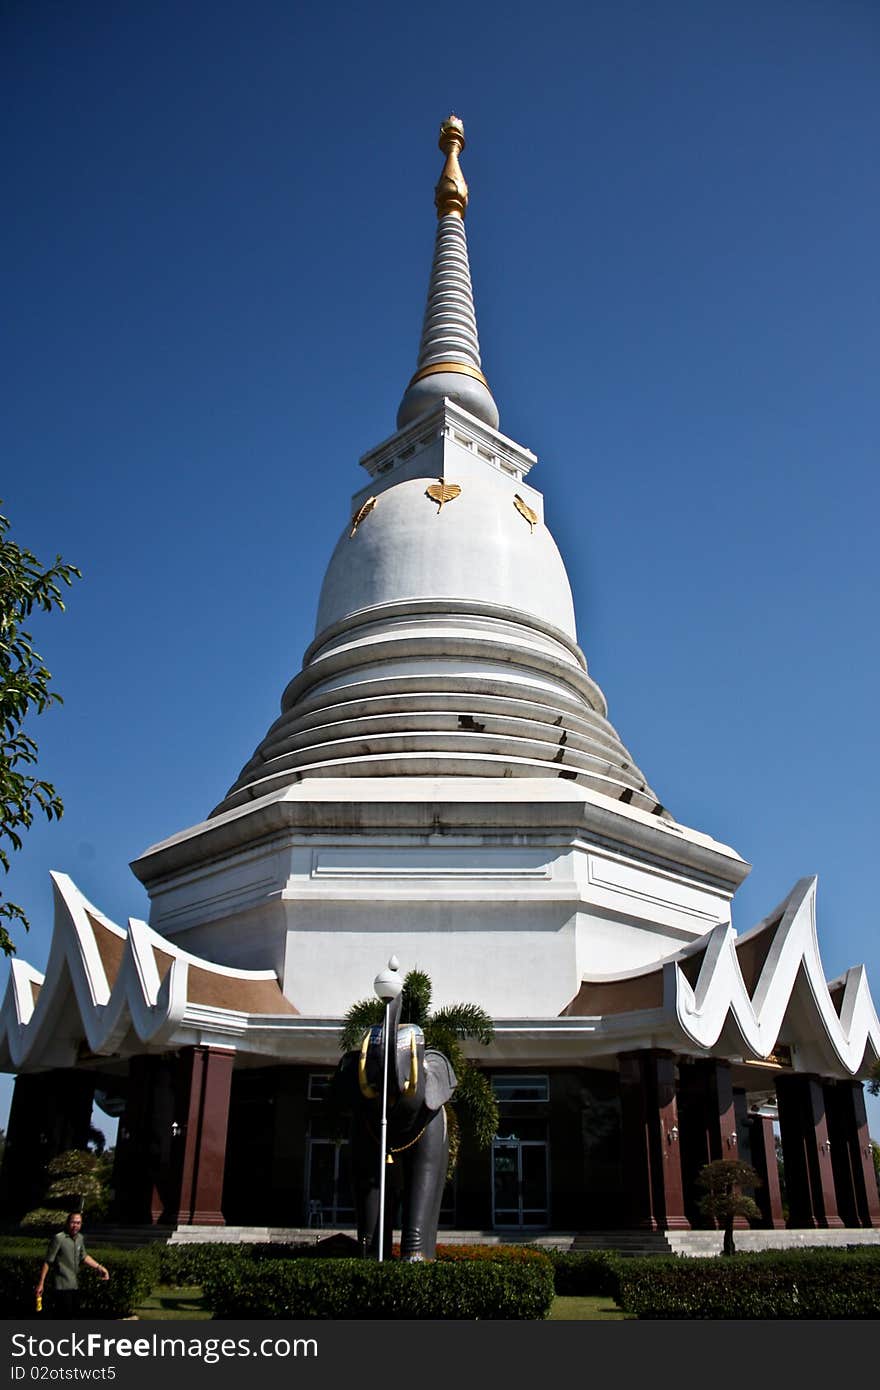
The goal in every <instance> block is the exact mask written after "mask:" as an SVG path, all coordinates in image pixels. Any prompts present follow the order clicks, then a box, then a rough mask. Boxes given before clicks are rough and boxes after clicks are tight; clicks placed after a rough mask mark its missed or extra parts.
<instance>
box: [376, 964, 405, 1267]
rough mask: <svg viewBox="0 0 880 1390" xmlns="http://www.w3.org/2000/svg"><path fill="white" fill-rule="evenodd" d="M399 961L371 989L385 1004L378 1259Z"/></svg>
mask: <svg viewBox="0 0 880 1390" xmlns="http://www.w3.org/2000/svg"><path fill="white" fill-rule="evenodd" d="M399 970H400V962H399V961H398V959H397V956H392V957H391V959H390V960H389V962H388V965H387V966H386V968H385V969H384V970H382V971H380V972H379V974H378V975H377V976H376V978H375V980H374V981H373V989H374V990H375V991H376V994H377V995H378V996H379V998H380V999H381V1000H382V1003H383V1004H384V1005H385V1023H384V1026H383V1029H382V1033H383V1037H384V1041H385V1046H384V1049H383V1060H382V1123H381V1128H380V1140H379V1261H380V1263H381V1261H382V1260H383V1258H384V1255H385V1156H386V1153H387V1149H388V1010H389V1005H390V1004H391V1001H392V999H396V998H397V996H398V994H399V993H400V991H401V990H402V989H403V981H402V980H401V978H400V975H399V974H398V971H399Z"/></svg>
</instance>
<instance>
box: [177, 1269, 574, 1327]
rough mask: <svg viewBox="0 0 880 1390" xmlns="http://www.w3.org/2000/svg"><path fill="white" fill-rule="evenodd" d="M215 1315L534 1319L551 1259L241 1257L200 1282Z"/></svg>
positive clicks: (540, 1314)
mask: <svg viewBox="0 0 880 1390" xmlns="http://www.w3.org/2000/svg"><path fill="white" fill-rule="evenodd" d="M202 1287H203V1289H204V1293H205V1298H206V1301H207V1303H208V1306H209V1307H210V1308H211V1310H212V1312H213V1314H214V1316H215V1317H216V1318H321V1319H324V1318H348V1319H360V1318H409V1319H421V1318H427V1319H433V1320H436V1319H448V1318H456V1319H480V1320H482V1319H540V1318H546V1316H547V1314H548V1312H549V1311H550V1304H551V1302H552V1300H553V1273H552V1270H551V1267H550V1263H549V1261H544V1260H528V1261H517V1262H508V1263H504V1262H492V1261H467V1260H462V1261H457V1262H456V1261H447V1262H443V1261H440V1260H438V1261H435V1262H428V1261H426V1262H425V1263H421V1264H408V1263H401V1262H399V1261H397V1260H389V1261H385V1262H383V1263H382V1264H379V1263H378V1262H377V1261H375V1260H275V1261H270V1260H266V1261H261V1262H259V1263H257V1262H254V1261H242V1262H240V1263H239V1264H231V1263H230V1264H226V1265H224V1266H222V1267H221V1266H218V1267H217V1268H216V1269H215V1270H214V1271H212V1272H211V1273H209V1274H208V1275H207V1277H206V1278H205V1281H204V1283H203V1286H202Z"/></svg>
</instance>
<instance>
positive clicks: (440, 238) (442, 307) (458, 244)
mask: <svg viewBox="0 0 880 1390" xmlns="http://www.w3.org/2000/svg"><path fill="white" fill-rule="evenodd" d="M439 144H440V148H441V150H442V151H443V153H444V154H445V155H446V163H445V164H444V166H443V173H442V174H441V175H440V182H439V183H438V184H437V188H436V190H435V193H434V201H435V203H436V204H437V235H436V240H435V243H434V264H433V265H432V267H431V281H430V284H429V285H428V303H427V306H426V308H425V318H424V323H423V325H422V341H421V343H420V345H419V360H418V366H417V368H416V374H415V376H414V377H413V378H412V380H411V381H410V383H409V386H407V388H406V390H405V391H404V393H403V400H402V401H401V402H400V408H399V410H398V412H397V428H398V429H399V430H402V429H403V427H404V426H405V425H408V424H409V423H410V422H411V421H412V420H415V419H417V418H418V417H419V415H422V414H424V412H425V411H426V410H428V409H429V407H430V406H432V405H435V404H436V402H437V401H440V400H443V399H444V397H446V398H448V399H449V400H452V401H455V402H457V404H458V405H460V406H463V407H464V409H465V410H468V411H470V413H471V415H476V417H477V419H478V420H484V421H485V423H486V424H487V425H490V426H491V428H492V429H493V430H497V428H498V407H497V405H496V404H495V402H494V400H493V399H492V392H491V391H490V390H489V383H488V382H487V380H486V378H485V377H484V376H483V370H482V367H481V365H480V340H479V338H478V337H477V316H476V313H475V312H474V293H473V289H472V287H471V272H470V267H469V265H468V249H467V233H466V232H465V227H464V214H465V209H466V208H467V203H468V188H467V184H466V183H465V181H464V175H463V174H462V172H461V169H460V167H459V163H458V156H459V154H460V153H461V151H462V150H463V149H464V121H462V120H461V119H460V117H458V116H447V117H446V120H445V121H444V122H443V124H442V125H441V127H440V141H439Z"/></svg>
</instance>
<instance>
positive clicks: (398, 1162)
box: [331, 995, 457, 1260]
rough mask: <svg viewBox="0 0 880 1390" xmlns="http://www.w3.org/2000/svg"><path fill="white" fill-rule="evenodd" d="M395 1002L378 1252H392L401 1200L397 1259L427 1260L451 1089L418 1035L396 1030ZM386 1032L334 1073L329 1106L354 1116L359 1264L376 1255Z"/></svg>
mask: <svg viewBox="0 0 880 1390" xmlns="http://www.w3.org/2000/svg"><path fill="white" fill-rule="evenodd" d="M400 1010H401V998H400V996H399V995H398V997H397V998H396V999H395V1000H393V1001H392V1002H391V1004H389V1005H388V1007H387V1009H386V1018H387V1020H388V1098H387V1107H388V1108H387V1118H388V1129H387V1150H388V1157H387V1159H386V1166H385V1234H384V1248H385V1249H386V1250H390V1249H391V1233H392V1230H393V1228H394V1224H395V1223H394V1213H395V1206H396V1204H397V1201H398V1200H400V1199H402V1203H403V1206H402V1212H401V1221H400V1229H401V1248H400V1254H401V1259H404V1260H432V1259H433V1258H434V1254H435V1251H436V1246H437V1223H438V1221H439V1219H440V1203H441V1201H442V1198H443V1188H444V1186H445V1183H446V1168H447V1163H448V1160H449V1138H448V1134H447V1128H446V1112H445V1110H444V1108H443V1107H444V1105H445V1103H446V1101H448V1100H449V1098H450V1097H451V1095H452V1093H453V1091H454V1090H455V1087H456V1084H457V1083H456V1077H455V1072H454V1071H453V1070H452V1067H451V1065H450V1063H449V1060H448V1058H447V1057H445V1056H444V1054H443V1053H442V1052H436V1051H435V1050H434V1049H433V1048H426V1047H425V1036H424V1033H423V1032H422V1030H421V1028H419V1027H417V1026H416V1025H415V1024H413V1023H400ZM384 1029H385V1025H384V1024H378V1025H377V1026H376V1027H374V1028H370V1029H369V1030H368V1031H367V1032H366V1033H365V1034H364V1038H363V1042H362V1043H361V1046H360V1049H359V1050H358V1051H356V1052H347V1053H346V1054H345V1056H344V1057H343V1058H342V1060H341V1061H340V1063H339V1065H338V1066H337V1068H336V1072H335V1074H334V1077H333V1083H332V1091H331V1094H332V1098H333V1101H334V1102H335V1104H336V1106H337V1107H338V1108H339V1109H340V1110H350V1111H351V1112H352V1134H351V1156H352V1182H353V1185H354V1200H355V1210H356V1213H357V1232H358V1246H359V1249H360V1254H361V1256H362V1257H363V1258H367V1257H369V1256H373V1255H376V1254H378V1244H379V1149H380V1144H381V1120H382V1068H383V1060H384V1050H385V1032H384Z"/></svg>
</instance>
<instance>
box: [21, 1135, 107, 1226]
mask: <svg viewBox="0 0 880 1390" xmlns="http://www.w3.org/2000/svg"><path fill="white" fill-rule="evenodd" d="M103 1137H104V1136H103V1135H102V1136H101V1138H102V1139H103ZM112 1170H113V1159H112V1157H110V1155H108V1154H105V1153H103V1152H101V1153H95V1152H93V1151H92V1150H91V1149H68V1151H67V1153H63V1154H59V1155H58V1157H57V1158H53V1159H52V1161H51V1163H50V1164H49V1165H48V1170H47V1171H48V1176H49V1184H48V1187H47V1188H46V1192H45V1194H44V1196H43V1200H42V1204H41V1205H40V1206H39V1207H35V1208H34V1210H33V1211H29V1212H28V1213H27V1215H26V1216H23V1217H22V1221H21V1224H22V1225H23V1226H51V1225H52V1224H53V1223H57V1224H58V1225H61V1224H62V1223H63V1221H64V1218H65V1216H66V1215H67V1213H68V1212H69V1211H84V1212H85V1213H86V1214H87V1215H88V1216H89V1217H91V1218H92V1219H93V1220H95V1219H98V1220H100V1218H101V1217H103V1216H105V1215H106V1214H107V1208H108V1207H109V1205H110V1176H111V1173H112Z"/></svg>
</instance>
